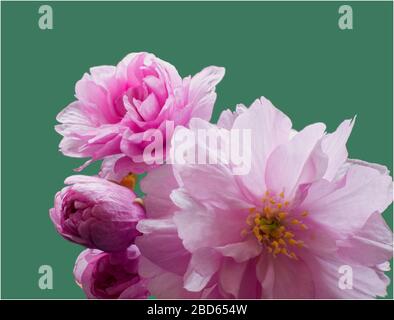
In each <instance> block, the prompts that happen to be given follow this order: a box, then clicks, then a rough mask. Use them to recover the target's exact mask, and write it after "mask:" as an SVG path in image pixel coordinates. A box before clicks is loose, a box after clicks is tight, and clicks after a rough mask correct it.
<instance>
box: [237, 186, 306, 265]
mask: <svg viewBox="0 0 394 320" xmlns="http://www.w3.org/2000/svg"><path fill="white" fill-rule="evenodd" d="M284 198H285V196H284V193H283V192H282V193H280V194H279V196H276V195H275V194H272V193H270V192H268V191H267V192H266V193H265V196H264V197H263V198H262V199H261V201H262V205H261V206H259V207H257V208H256V207H254V208H250V209H249V215H248V217H247V219H246V223H247V225H248V228H246V229H244V230H243V231H242V235H243V236H245V235H246V234H248V233H253V234H254V236H255V237H256V238H257V240H258V241H259V242H260V243H261V244H262V245H263V246H265V248H266V249H267V251H268V253H270V254H272V255H273V256H274V257H276V256H277V255H279V254H283V255H285V256H287V257H289V258H291V259H297V255H296V253H295V252H294V249H296V248H302V247H303V246H304V242H303V241H302V240H297V239H296V236H295V233H294V231H304V230H307V229H308V227H307V225H306V224H305V223H303V221H302V218H304V217H306V216H307V215H308V212H307V211H304V212H302V213H301V214H299V217H298V216H297V219H296V218H294V215H292V216H293V218H290V217H289V212H290V208H291V204H290V202H289V201H286V200H285V199H284Z"/></svg>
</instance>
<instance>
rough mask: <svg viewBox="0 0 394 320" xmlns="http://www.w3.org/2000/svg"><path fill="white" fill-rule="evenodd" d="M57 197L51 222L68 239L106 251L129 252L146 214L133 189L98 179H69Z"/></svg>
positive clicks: (78, 176) (85, 177)
mask: <svg viewBox="0 0 394 320" xmlns="http://www.w3.org/2000/svg"><path fill="white" fill-rule="evenodd" d="M65 183H66V184H69V186H66V187H65V188H63V189H62V190H61V191H59V192H58V193H57V194H56V196H55V204H54V207H53V208H52V209H50V211H49V213H50V218H51V220H52V222H53V224H54V226H55V228H56V230H57V231H58V232H59V233H60V235H62V236H63V237H64V238H65V239H67V240H69V241H72V242H75V243H78V244H81V245H84V246H86V247H88V248H93V249H100V250H104V251H111V252H112V251H122V250H125V249H127V248H128V247H129V246H130V245H131V244H132V243H133V242H134V239H135V237H136V236H137V235H139V232H138V231H137V230H136V228H135V227H136V225H137V222H138V221H139V220H140V219H142V218H144V216H145V210H144V208H143V207H142V206H141V204H140V203H139V202H138V201H135V200H136V195H135V193H134V192H133V191H132V190H130V189H129V188H126V187H123V186H121V185H118V184H116V183H113V182H110V181H107V180H105V179H101V178H98V177H89V176H82V175H76V176H71V177H68V178H67V179H66V181H65Z"/></svg>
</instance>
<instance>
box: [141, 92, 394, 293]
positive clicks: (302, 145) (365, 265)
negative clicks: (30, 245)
mask: <svg viewBox="0 0 394 320" xmlns="http://www.w3.org/2000/svg"><path fill="white" fill-rule="evenodd" d="M218 127H221V128H222V129H221V130H230V129H251V130H252V131H251V132H252V140H251V142H252V151H253V152H252V163H251V170H250V172H249V173H248V174H246V175H239V176H237V175H234V174H233V171H232V166H233V164H232V163H231V162H230V164H225V163H224V162H220V163H219V164H212V165H201V164H193V163H187V164H183V165H180V164H175V165H173V166H172V167H171V166H169V165H166V166H162V167H160V168H158V169H155V170H154V171H152V172H150V173H149V174H148V175H147V177H146V178H145V179H144V180H143V181H142V189H143V191H144V192H145V193H146V194H147V196H146V199H145V203H146V209H147V218H148V219H146V220H141V221H140V222H139V223H138V225H137V229H139V231H141V232H142V233H143V236H141V237H137V240H136V243H137V245H138V246H139V248H140V250H141V253H142V255H143V258H142V261H141V265H140V272H141V274H142V275H143V276H144V277H146V278H149V279H150V284H149V288H150V291H151V293H152V294H153V295H155V296H157V297H160V298H166V297H168V298H170V297H171V298H172V297H178V298H179V297H193V298H373V297H376V296H385V295H386V288H387V286H388V283H389V279H388V278H387V277H386V276H385V274H384V271H387V270H388V262H387V261H389V260H390V259H391V258H392V241H393V240H392V232H391V230H390V229H389V228H388V226H387V225H386V224H385V222H384V220H383V218H382V215H381V213H382V212H383V211H384V210H385V209H386V208H387V206H388V205H389V204H390V203H391V202H392V179H391V177H390V176H389V175H388V171H387V169H386V168H385V167H383V166H380V165H375V164H370V163H366V162H362V161H358V160H350V159H348V157H347V149H346V142H347V139H348V137H349V135H350V132H351V130H352V127H353V121H351V120H345V121H344V122H343V123H342V124H340V126H339V127H338V128H337V130H336V131H335V132H333V133H330V134H326V133H325V126H324V124H322V123H316V124H312V125H309V126H307V127H305V128H304V129H303V130H301V131H299V132H297V131H295V130H293V129H292V124H291V121H290V119H289V118H288V117H287V116H286V115H284V114H283V113H282V112H280V111H279V110H277V109H276V108H275V107H274V106H273V105H272V104H271V103H270V102H269V101H268V100H266V99H264V98H261V99H259V100H256V101H255V102H254V103H253V104H252V105H251V107H250V108H249V109H247V108H245V107H244V106H240V107H238V108H237V112H236V113H234V114H232V113H231V112H228V111H227V112H224V113H223V114H222V116H221V118H220V120H219V123H218ZM218 127H216V126H214V125H210V124H209V123H207V122H205V121H202V120H197V119H195V120H193V121H192V123H191V124H190V130H197V129H198V128H211V129H215V128H216V130H219V129H218ZM198 148H205V146H204V145H202V144H200V142H198V145H197V149H198ZM205 151H207V152H211V151H212V150H210V149H208V150H205ZM345 271H346V272H347V273H346V274H345V273H344V272H345ZM349 272H350V273H349ZM341 283H342V285H341ZM344 284H345V285H344Z"/></svg>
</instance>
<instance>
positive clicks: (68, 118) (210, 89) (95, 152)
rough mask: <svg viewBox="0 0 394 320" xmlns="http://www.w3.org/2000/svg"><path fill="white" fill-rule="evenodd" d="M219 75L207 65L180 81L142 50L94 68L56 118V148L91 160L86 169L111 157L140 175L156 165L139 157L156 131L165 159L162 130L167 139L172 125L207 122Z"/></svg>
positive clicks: (221, 72)
mask: <svg viewBox="0 0 394 320" xmlns="http://www.w3.org/2000/svg"><path fill="white" fill-rule="evenodd" d="M223 75H224V69H223V68H219V67H207V68H205V69H203V70H202V71H201V72H199V73H197V74H196V75H195V76H194V77H190V76H189V77H186V78H183V79H182V78H181V76H180V75H179V74H178V71H177V70H176V69H175V67H174V66H172V65H171V64H169V63H168V62H165V61H163V60H161V59H159V58H157V57H155V56H154V55H153V54H150V53H146V52H141V53H131V54H129V55H127V56H126V57H125V58H124V59H123V60H122V61H121V62H120V63H119V64H118V65H117V66H99V67H93V68H91V69H90V73H85V74H84V76H83V77H82V79H81V80H79V81H78V82H77V84H76V86H75V95H76V98H77V100H76V101H74V102H72V103H70V104H69V105H68V106H67V107H66V108H65V109H64V110H63V111H61V112H60V113H59V114H58V116H57V121H58V122H60V124H59V125H57V126H56V131H57V132H58V133H60V134H61V135H62V136H63V139H62V141H61V143H60V150H61V152H62V153H63V154H64V155H66V156H70V157H82V158H91V159H90V160H89V161H88V162H87V163H85V166H86V165H88V164H89V163H90V162H91V161H95V160H99V159H103V158H105V157H115V159H116V160H117V161H116V162H114V165H116V166H119V168H121V169H120V170H122V168H124V167H127V168H128V170H129V171H133V172H135V173H141V172H144V171H146V170H148V169H149V168H150V167H152V166H154V165H155V164H154V163H152V164H151V163H146V162H145V161H144V158H143V157H142V154H143V152H144V150H145V148H146V147H147V146H149V145H151V144H152V143H154V140H155V138H156V135H157V134H158V132H160V133H161V134H162V136H163V140H164V141H162V143H161V147H162V148H163V150H162V153H163V157H165V154H166V140H165V137H166V128H169V129H167V135H170V136H171V128H172V127H176V126H178V125H183V126H187V125H188V123H189V121H190V119H191V118H193V117H197V118H201V119H205V120H209V119H210V117H211V114H212V108H213V105H214V103H215V100H216V93H215V86H216V85H217V84H218V83H219V82H220V80H221V79H222V77H223ZM117 162H119V163H117ZM83 167H84V166H82V167H81V168H80V169H82V168H83Z"/></svg>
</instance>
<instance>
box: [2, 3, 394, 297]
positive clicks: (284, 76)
mask: <svg viewBox="0 0 394 320" xmlns="http://www.w3.org/2000/svg"><path fill="white" fill-rule="evenodd" d="M41 4H42V3H39V2H34V3H9V2H8V3H4V2H2V4H1V5H2V17H1V18H2V19H1V20H2V21H1V23H2V43H1V44H2V75H1V76H2V81H1V82H2V88H1V89H2V103H1V104H2V122H1V130H2V132H1V136H2V168H1V169H2V208H1V209H2V210H1V212H2V230H1V231H2V232H1V237H2V248H1V249H2V296H3V298H83V297H84V295H83V293H82V291H81V290H80V288H79V287H77V286H76V284H75V283H74V280H73V276H72V269H73V265H74V261H75V258H76V257H77V255H78V254H79V252H80V251H82V248H81V247H79V246H77V245H73V244H71V243H69V242H67V241H65V240H63V239H62V238H61V237H60V236H58V235H57V234H56V232H55V230H54V228H53V226H52V223H51V221H50V220H49V217H48V209H49V208H50V207H51V206H52V205H53V195H54V194H55V192H56V191H57V190H59V189H60V188H62V187H63V181H64V179H65V178H66V177H67V176H69V175H71V174H73V171H72V169H73V168H75V167H77V166H79V165H80V164H81V163H82V162H83V160H81V159H79V160H78V159H72V158H67V157H64V156H62V155H61V154H60V153H59V152H58V143H59V141H60V136H59V135H57V134H56V133H55V131H54V129H53V126H54V125H55V116H56V114H57V113H58V112H59V111H60V110H61V109H62V108H63V107H64V106H66V105H67V104H68V103H70V102H71V101H72V100H73V95H74V84H75V82H76V81H77V80H78V79H80V77H81V76H82V74H83V73H84V72H86V71H88V69H89V67H91V66H95V65H102V64H111V65H114V64H116V63H117V62H118V61H119V60H120V59H122V58H123V57H124V56H125V55H126V54H127V53H129V52H132V51H150V52H153V53H155V54H156V55H157V56H159V57H161V58H163V59H165V60H167V61H169V62H171V63H172V64H174V65H175V66H176V67H177V68H178V70H179V72H180V74H181V75H182V76H186V75H189V74H195V73H196V72H198V71H199V70H200V69H202V68H203V67H205V66H208V65H218V66H224V67H225V68H226V76H225V78H224V80H223V81H222V82H221V83H220V85H219V86H218V89H217V92H218V99H217V103H216V108H215V111H214V120H215V121H216V120H217V118H218V115H219V113H220V111H221V110H223V109H224V108H228V107H230V108H233V107H234V106H235V104H237V103H239V102H243V103H245V104H250V103H251V102H252V101H253V100H254V99H255V98H257V97H259V96H261V95H264V96H266V97H267V98H269V99H270V100H271V101H272V102H273V103H274V104H275V105H276V106H278V107H279V108H281V109H282V110H283V111H284V112H286V113H287V114H288V115H289V116H290V117H291V118H292V120H293V123H294V126H295V128H297V129H300V128H302V127H303V126H305V125H306V124H309V123H312V122H317V121H322V122H325V123H326V124H327V126H328V130H330V131H332V130H333V129H335V128H336V126H337V125H338V124H339V123H340V122H341V121H342V120H343V119H346V118H350V117H353V116H354V115H356V114H357V121H356V126H355V128H354V130H353V133H352V136H351V138H350V141H349V143H348V147H349V154H350V157H352V158H359V159H363V160H366V161H370V162H378V163H381V164H384V165H386V166H388V167H389V168H392V164H393V163H392V154H393V150H392V146H393V141H392V137H393V135H392V129H393V127H392V125H393V123H392V119H393V114H392V105H393V101H392V87H393V83H392V70H393V66H392V4H391V3H387V2H386V3H365V2H360V3H355V2H352V3H349V4H350V5H351V6H352V8H353V14H354V29H353V30H345V31H343V30H340V29H339V28H338V17H339V14H338V8H339V6H340V5H341V4H343V2H320V3H317V2H299V3H294V2H290V3H289V2H278V3H272V2H248V3H239V2H237V3H236V2H231V3H223V2H221V3H220V2H217V3H208V2H199V3H197V2H194V3H179V2H172V3H154V2H145V3H132V2H116V3H114V2H112V3H108V2H106V3H103V2H95V3H87V2H82V3H76V2H72V3H71V2H70V3H65V2H62V3H59V2H57V3H50V5H51V6H52V8H53V11H54V29H53V30H44V31H43V30H40V29H39V28H38V18H39V14H38V8H39V6H40V5H41ZM95 170H97V165H96V166H93V167H91V168H89V170H86V173H87V174H94V173H95ZM384 216H385V218H386V220H387V221H388V223H389V224H390V226H391V227H392V207H390V209H389V210H387V211H386V212H385V214H384ZM43 264H49V265H51V266H52V267H53V270H54V289H53V290H40V289H39V287H38V285H37V283H38V278H39V275H38V268H39V266H40V265H43ZM389 292H390V295H389V297H392V286H391V287H390V288H389Z"/></svg>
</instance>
